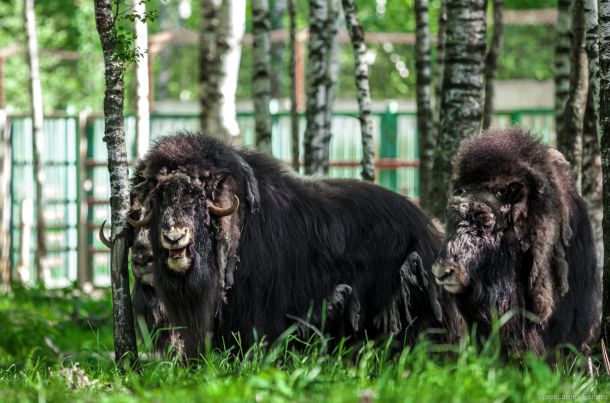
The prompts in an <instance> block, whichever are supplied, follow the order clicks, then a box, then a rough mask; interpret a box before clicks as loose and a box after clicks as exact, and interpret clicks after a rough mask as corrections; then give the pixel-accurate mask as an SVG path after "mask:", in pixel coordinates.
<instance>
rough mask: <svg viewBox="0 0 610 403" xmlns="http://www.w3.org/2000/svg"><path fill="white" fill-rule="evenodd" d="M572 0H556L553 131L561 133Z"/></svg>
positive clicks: (565, 100)
mask: <svg viewBox="0 0 610 403" xmlns="http://www.w3.org/2000/svg"><path fill="white" fill-rule="evenodd" d="M572 1H573V0H558V2H557V12H558V15H557V24H556V25H555V131H556V133H559V132H561V131H563V112H564V110H565V106H566V102H567V101H568V97H569V95H570V49H571V48H572V33H571V29H572V15H571V13H570V6H571V4H572Z"/></svg>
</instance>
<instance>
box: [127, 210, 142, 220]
mask: <svg viewBox="0 0 610 403" xmlns="http://www.w3.org/2000/svg"><path fill="white" fill-rule="evenodd" d="M141 217H142V211H141V210H132V211H130V212H129V218H131V219H132V220H136V221H139V220H140V218H141Z"/></svg>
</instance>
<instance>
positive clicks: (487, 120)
mask: <svg viewBox="0 0 610 403" xmlns="http://www.w3.org/2000/svg"><path fill="white" fill-rule="evenodd" d="M503 20H504V0H493V21H494V28H493V35H492V39H491V45H490V47H489V51H488V52H487V57H486V58H485V106H484V109H483V130H485V129H487V128H489V126H491V118H492V116H493V112H494V105H493V101H494V92H495V91H494V80H495V77H496V69H497V68H498V58H499V56H500V48H501V47H502V36H503V30H504V21H503Z"/></svg>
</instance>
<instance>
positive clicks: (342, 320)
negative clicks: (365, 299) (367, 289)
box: [286, 284, 360, 334]
mask: <svg viewBox="0 0 610 403" xmlns="http://www.w3.org/2000/svg"><path fill="white" fill-rule="evenodd" d="M286 316H287V317H288V318H290V319H293V320H295V321H296V322H297V325H298V328H299V333H300V334H305V333H306V331H307V329H310V330H313V331H314V332H315V333H318V334H322V332H321V331H320V330H319V329H320V328H321V327H322V326H323V325H324V326H325V327H326V328H327V329H328V328H329V327H331V328H332V329H334V330H337V331H338V332H340V333H343V330H344V328H345V325H349V326H351V328H352V330H353V332H357V331H358V329H360V302H359V301H358V299H357V298H356V297H354V292H353V289H352V287H351V286H349V285H347V284H339V285H338V286H336V287H335V289H334V290H333V292H332V293H331V294H330V295H329V297H328V298H327V299H326V310H325V315H321V314H314V315H312V316H311V318H310V319H309V321H307V320H304V319H302V318H298V317H296V316H293V315H286ZM346 321H347V323H346ZM331 333H335V332H331Z"/></svg>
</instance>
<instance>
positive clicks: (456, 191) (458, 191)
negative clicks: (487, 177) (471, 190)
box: [453, 188, 464, 196]
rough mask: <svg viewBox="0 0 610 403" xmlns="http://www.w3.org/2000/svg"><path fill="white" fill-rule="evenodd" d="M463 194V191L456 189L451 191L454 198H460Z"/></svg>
mask: <svg viewBox="0 0 610 403" xmlns="http://www.w3.org/2000/svg"><path fill="white" fill-rule="evenodd" d="M463 194H464V189H460V188H457V189H455V190H454V191H453V195H454V196H461V195H463Z"/></svg>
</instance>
